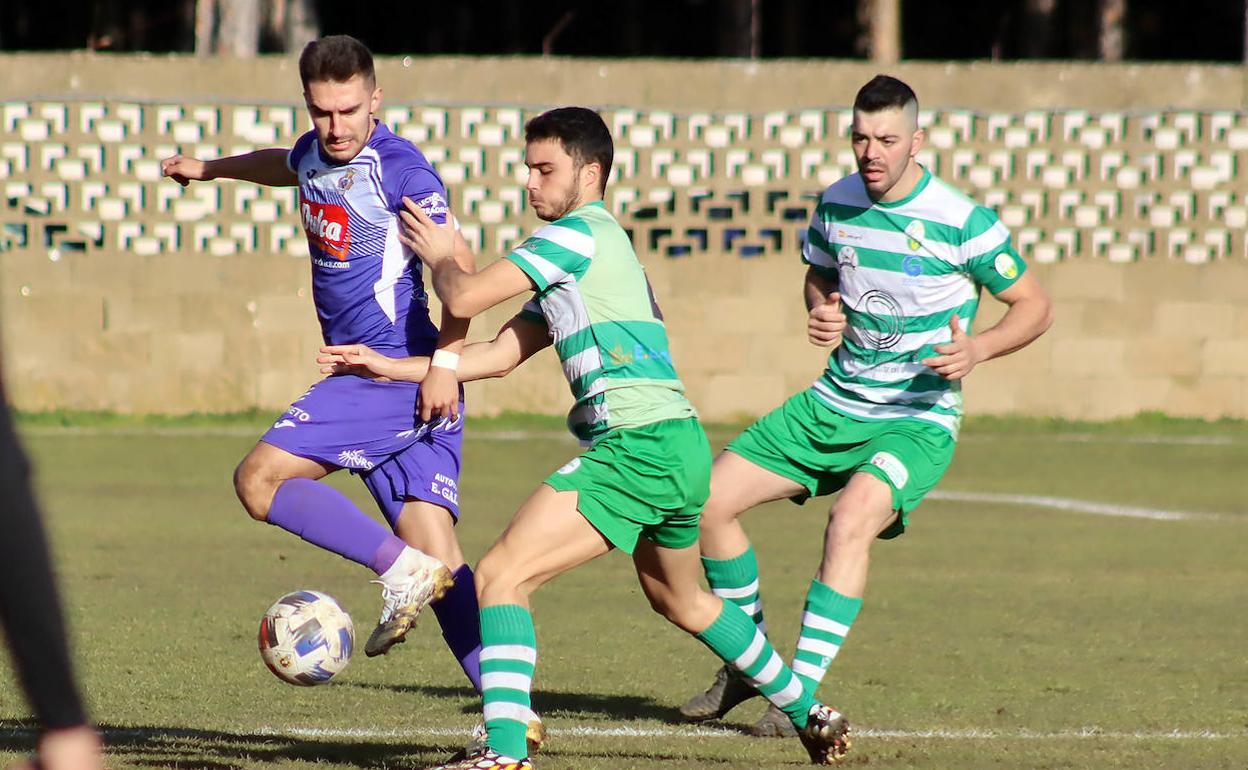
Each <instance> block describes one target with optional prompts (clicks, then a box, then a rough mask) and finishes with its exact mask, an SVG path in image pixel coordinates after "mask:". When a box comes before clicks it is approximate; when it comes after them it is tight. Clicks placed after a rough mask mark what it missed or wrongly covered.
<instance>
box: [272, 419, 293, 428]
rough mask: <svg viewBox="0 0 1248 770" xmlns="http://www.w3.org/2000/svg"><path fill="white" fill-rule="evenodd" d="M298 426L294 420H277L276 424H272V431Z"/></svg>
mask: <svg viewBox="0 0 1248 770" xmlns="http://www.w3.org/2000/svg"><path fill="white" fill-rule="evenodd" d="M298 424H299V423H297V422H295V421H294V420H278V421H277V422H275V423H273V430H277V429H278V428H293V427H295V426H296V425H298Z"/></svg>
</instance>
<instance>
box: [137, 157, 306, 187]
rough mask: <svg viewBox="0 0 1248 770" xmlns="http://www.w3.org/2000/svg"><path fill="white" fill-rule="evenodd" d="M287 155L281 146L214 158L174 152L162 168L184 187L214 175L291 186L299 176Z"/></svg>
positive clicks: (216, 177)
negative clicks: (291, 168) (187, 155)
mask: <svg viewBox="0 0 1248 770" xmlns="http://www.w3.org/2000/svg"><path fill="white" fill-rule="evenodd" d="M287 155H288V151H287V150H283V149H281V148H277V147H275V148H272V149H267V150H256V151H255V152H249V153H247V154H245V155H231V156H230V157H228V158H216V159H214V160H200V159H198V158H188V157H186V156H185V155H174V156H173V157H171V158H165V159H164V160H162V161H161V162H160V172H161V174H163V175H164V176H167V177H169V178H171V179H173V181H175V182H177V183H178V184H180V185H182V186H183V187H186V186H187V185H188V184H190V183H191V182H208V181H211V180H213V179H238V180H241V181H243V182H254V183H256V184H263V185H268V186H270V187H289V186H291V185H295V184H298V183H299V177H298V176H297V175H296V174H295V172H293V171H291V170H290V166H288V165H286V156H287Z"/></svg>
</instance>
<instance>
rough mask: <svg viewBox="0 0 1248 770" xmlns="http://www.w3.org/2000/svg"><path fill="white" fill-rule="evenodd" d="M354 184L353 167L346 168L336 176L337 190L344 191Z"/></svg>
mask: <svg viewBox="0 0 1248 770" xmlns="http://www.w3.org/2000/svg"><path fill="white" fill-rule="evenodd" d="M354 184H355V169H353V168H349V169H347V170H346V172H345V173H344V174H343V175H342V176H340V177H338V190H339V191H340V192H346V191H347V190H350V189H351V187H352V186H353V185H354Z"/></svg>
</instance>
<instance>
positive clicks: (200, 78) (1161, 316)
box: [0, 54, 1248, 419]
mask: <svg viewBox="0 0 1248 770" xmlns="http://www.w3.org/2000/svg"><path fill="white" fill-rule="evenodd" d="M894 71H895V72H896V73H897V74H899V75H900V76H902V77H905V78H908V79H909V80H910V82H912V83H913V84H914V85H915V86H916V88H917V90H918V91H919V94H920V97H921V98H922V99H923V100H924V106H925V107H926V108H929V109H939V108H966V109H974V110H999V111H1000V110H1005V111H1017V112H1022V111H1027V110H1047V109H1059V108H1069V109H1084V110H1094V111H1096V110H1132V109H1171V108H1177V107H1182V108H1184V109H1190V110H1211V111H1212V110H1220V111H1226V110H1230V111H1236V112H1241V113H1242V112H1243V111H1244V107H1245V105H1246V104H1248V97H1246V88H1245V83H1246V82H1248V79H1246V77H1245V71H1244V69H1242V68H1235V67H1192V66H1178V65H1173V66H1166V65H1153V66H1131V65H1124V66H1119V67H1098V66H1090V65H1069V64H1036V65H988V64H980V63H975V64H958V65H944V64H925V65H915V64H905V65H901V66H899V67H897V68H895V70H894ZM874 72H875V68H873V67H872V66H870V65H866V64H861V63H846V62H780V63H765V64H749V63H722V62H719V63H716V62H709V63H708V62H703V63H692V62H617V61H570V60H537V59H432V60H418V61H414V62H410V63H409V64H405V63H404V62H403V60H401V59H387V60H384V61H382V62H381V64H380V66H379V78H380V80H381V84H382V85H383V86H384V87H385V88H386V90H387V102H388V103H390V104H395V103H402V102H415V101H420V100H426V101H437V102H441V103H448V102H454V103H462V104H481V105H492V104H493V105H497V104H530V105H538V106H541V105H551V104H560V103H571V102H580V103H591V104H598V105H623V106H626V107H631V108H634V109H639V110H653V109H670V110H685V111H688V110H704V111H712V112H713V111H717V110H718V111H733V110H749V111H751V112H759V111H764V110H771V109H786V110H792V109H796V108H799V107H818V106H823V105H844V104H845V103H847V102H848V101H850V100H851V99H852V95H853V92H854V90H855V89H856V88H857V86H858V85H859V84H861V82H863V81H865V80H866V79H868V78H869V77H870V76H871V75H872V74H874ZM297 89H298V85H297V74H296V72H295V69H294V66H293V61H292V60H291V59H289V58H280V59H279V58H272V59H261V60H257V61H251V62H241V61H220V60H207V61H199V60H195V59H190V58H185V57H113V56H93V55H86V54H72V55H58V56H41V55H21V56H16V55H4V56H0V97H2V98H3V99H6V100H9V101H11V102H18V101H21V100H32V101H33V100H36V99H66V100H73V99H86V98H92V99H98V100H101V101H108V100H110V99H114V98H115V99H121V100H158V101H164V102H186V103H196V104H203V103H205V102H211V101H213V100H215V99H221V100H223V101H230V102H236V103H237V102H239V101H244V102H251V103H266V102H269V101H271V102H274V103H278V104H292V103H294V102H295V97H297ZM1241 154H1242V153H1241ZM640 173H641V174H644V173H645V171H644V170H643V171H641V172H640ZM15 179H18V177H17V176H16V175H15V176H14V178H13V179H10V180H9V182H13V181H14V180H15ZM1241 187H1242V185H1241ZM968 191H969V190H968ZM1230 194H1231V195H1232V196H1234V195H1235V194H1236V193H1234V192H1232V193H1230ZM1238 195H1239V196H1240V197H1239V198H1237V199H1235V200H1238V201H1239V202H1240V203H1242V195H1243V193H1242V192H1240V193H1238ZM11 205H12V204H11ZM223 210H224V208H223ZM10 214H11V215H12V216H18V214H14V212H13V211H10ZM19 214H20V212H19ZM12 216H11V217H10V219H9V220H6V222H9V221H18V220H14V219H12ZM143 216H144V217H146V216H147V214H146V213H145V214H144V215H143ZM284 217H285V218H292V217H293V214H290V213H286V214H284ZM515 222H516V224H522V225H523V228H530V227H532V226H533V225H535V224H536V220H534V219H533V217H532V215H530V214H526V215H524V216H523V218H517V219H516V220H515ZM523 228H522V229H523ZM1233 237H1234V238H1235V240H1234V244H1236V246H1237V247H1238V248H1240V249H1242V248H1243V246H1242V244H1243V243H1244V235H1243V233H1242V231H1241V232H1238V233H1235V234H1234V236H1233ZM639 240H644V239H639ZM638 245H639V254H640V256H641V257H642V259H643V261H644V262H645V263H646V266H647V270H648V271H649V273H650V275H651V279H652V282H653V284H654V287H655V291H656V293H657V294H658V296H659V299H660V302H661V304H662V306H663V308H664V311H665V314H666V316H667V321H668V325H669V329H670V333H671V336H672V340H673V348H674V351H673V352H674V356H675V359H676V363H677V366H678V368H679V370H680V371H681V373H682V377H683V379H684V380H685V382H686V384H687V386H688V388H689V392H690V395H691V397H692V400H693V401H694V403H695V405H696V406H697V407H698V408H699V409H700V410H701V412H702V413H703V415H704V416H705V417H707V418H710V419H729V418H736V417H741V416H752V415H757V414H760V413H762V412H764V411H766V410H768V409H770V408H771V407H772V406H774V405H775V404H777V403H779V402H780V401H781V400H782V399H783V398H784V397H785V396H786V395H788V394H789V393H791V392H793V391H795V390H797V389H799V388H802V387H804V386H806V385H808V384H809V383H810V382H811V381H812V380H813V379H814V378H815V377H816V376H817V375H818V373H819V371H820V369H821V367H822V361H823V353H822V351H819V350H817V349H815V348H813V347H811V346H810V345H808V344H807V343H806V341H805V334H804V317H805V314H804V310H803V308H802V306H801V300H800V282H801V276H802V267H801V265H800V264H799V263H798V260H797V257H796V254H794V253H793V252H792V248H790V247H791V246H792V243H791V242H790V240H789V237H788V236H787V235H786V241H785V248H784V249H783V250H781V252H775V251H774V250H773V251H770V252H767V253H765V254H764V255H763V256H759V257H754V258H741V257H738V256H735V255H725V254H718V253H715V252H714V250H713V249H711V250H706V251H703V252H695V253H692V254H689V255H688V256H683V257H680V258H671V257H668V256H666V255H664V254H663V253H661V250H655V251H651V250H650V249H649V247H648V246H647V245H646V244H645V243H640V242H639V244H638ZM298 251H299V249H298V248H293V249H290V250H288V251H285V252H281V253H274V252H271V251H268V250H266V249H264V248H263V247H261V248H259V249H257V250H255V251H254V252H251V253H228V254H224V255H221V256H217V255H214V254H210V253H203V252H201V251H199V250H193V249H192V248H190V246H189V245H184V248H182V249H180V250H178V251H176V252H174V253H159V254H150V255H146V256H143V255H139V254H136V253H131V252H128V251H126V250H122V249H119V248H116V247H115V246H108V245H105V246H102V247H100V248H94V249H88V250H87V251H84V252H78V251H72V250H61V249H48V248H42V247H41V244H37V243H31V244H27V245H26V247H24V248H18V249H11V250H10V251H8V252H0V337H2V338H3V343H4V352H5V370H6V374H7V377H8V382H9V386H10V390H11V397H12V399H13V400H14V403H15V404H16V405H17V406H18V407H19V408H22V409H29V410H45V409H57V408H64V409H111V410H117V411H121V412H138V413H145V412H163V413H185V412H191V411H210V412H219V411H235V410H240V409H247V408H252V407H260V408H265V409H273V410H278V409H281V408H282V407H284V406H285V405H286V404H287V403H289V402H290V401H291V400H293V399H294V398H295V397H297V396H298V395H299V394H300V393H302V392H303V390H304V389H305V388H306V386H307V385H308V384H309V383H310V382H311V381H313V380H314V379H315V378H316V377H317V374H316V367H315V365H314V363H313V359H314V357H315V353H316V349H317V347H318V345H319V335H318V333H317V329H316V323H315V318H314V315H313V309H312V304H311V298H310V293H309V292H310V279H309V275H308V266H307V258H306V254H305V255H304V256H303V257H302V258H300V257H297V256H292V254H294V253H297V252H298ZM487 251H489V250H487ZM1232 251H1234V250H1232ZM489 258H491V257H486V261H488V259H489ZM1034 269H1035V270H1036V271H1037V275H1038V276H1039V277H1040V278H1041V281H1042V282H1043V283H1044V284H1045V285H1046V286H1047V287H1048V289H1049V290H1050V292H1051V294H1052V295H1053V297H1054V300H1055V302H1056V307H1057V323H1056V325H1055V327H1054V328H1053V329H1052V330H1051V331H1050V332H1049V333H1048V334H1047V335H1046V336H1045V337H1043V338H1042V339H1041V340H1040V341H1039V342H1037V343H1036V344H1034V345H1033V346H1031V347H1030V348H1028V349H1026V350H1024V351H1022V352H1020V353H1017V354H1015V355H1013V356H1010V357H1008V358H1005V359H1002V360H999V361H994V362H990V363H988V364H985V365H983V366H982V368H980V369H979V370H977V371H976V372H975V373H974V374H973V375H972V377H971V378H970V380H969V381H968V383H967V385H966V393H967V404H968V408H969V410H970V411H972V412H974V413H979V414H1029V415H1047V416H1060V417H1068V418H1087V419H1104V418H1111V417H1118V416H1126V415H1131V414H1135V413H1137V412H1139V411H1142V410H1157V411H1162V412H1166V413H1169V414H1173V415H1179V416H1198V417H1206V418H1216V417H1223V416H1226V417H1238V418H1246V417H1248V259H1245V258H1244V255H1243V254H1242V253H1240V252H1238V251H1235V252H1234V253H1232V254H1231V255H1230V256H1226V257H1224V258H1220V259H1213V260H1210V261H1204V262H1202V263H1200V264H1188V263H1185V262H1184V261H1182V260H1181V259H1168V258H1165V257H1153V258H1148V259H1139V260H1137V261H1132V262H1126V263H1112V262H1110V261H1107V260H1105V259H1094V258H1085V257H1082V256H1075V255H1066V256H1065V257H1064V258H1062V259H1059V260H1058V261H1055V262H1051V263H1046V264H1036V265H1034ZM983 307H984V311H983V315H982V316H981V319H980V322H979V323H978V324H977V328H983V327H984V326H985V325H986V324H987V323H991V322H992V320H994V319H995V318H996V317H997V316H998V315H999V306H998V305H997V303H994V302H991V301H987V302H986V303H985V304H984V306H983ZM514 309H515V308H512V307H508V308H500V309H496V310H495V311H492V312H491V313H490V314H487V316H486V317H484V318H482V319H479V320H478V321H477V322H476V323H475V324H474V327H473V337H474V338H480V337H483V336H486V335H487V334H488V333H490V332H492V331H493V330H494V329H495V328H497V326H498V324H499V323H500V322H501V321H502V320H504V319H505V318H507V317H508V315H509V313H510V312H511V311H513V310H514ZM469 398H470V405H469V408H470V409H471V410H472V411H473V412H475V413H477V414H488V413H496V412H498V411H501V410H522V411H536V412H545V413H559V412H562V411H564V410H566V408H567V406H568V405H569V402H570V398H569V396H568V394H567V387H566V384H565V383H564V382H563V380H562V377H561V374H560V372H559V369H558V367H557V366H556V365H555V364H554V362H553V356H552V354H551V353H550V352H549V351H547V352H546V353H544V354H543V355H542V357H540V358H539V360H537V361H534V362H531V363H530V364H528V365H526V366H525V367H523V368H522V369H521V370H519V371H517V372H516V373H515V374H513V375H512V376H511V377H509V378H508V379H507V380H506V381H503V382H486V383H479V384H474V385H472V386H470V387H469Z"/></svg>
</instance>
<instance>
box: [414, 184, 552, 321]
mask: <svg viewBox="0 0 1248 770" xmlns="http://www.w3.org/2000/svg"><path fill="white" fill-rule="evenodd" d="M403 207H404V210H401V211H400V212H399V218H400V219H401V220H402V222H403V226H402V228H400V230H399V240H400V241H402V242H403V243H404V245H406V246H407V247H408V248H410V249H411V250H412V251H414V252H416V255H417V256H419V257H420V259H421V261H423V262H424V263H425V264H426V265H428V266H429V271H430V273H431V274H432V276H433V290H434V292H435V293H436V294H437V295H438V299H440V300H442V305H443V307H446V308H447V309H449V310H450V311H451V313H452V314H453V315H455V316H457V317H459V318H472V317H473V316H475V315H477V314H478V313H480V312H481V311H483V310H488V309H489V308H492V307H494V306H495V305H497V304H498V303H500V302H502V301H504V300H507V299H511V298H512V297H514V296H516V295H518V294H523V293H524V292H526V291H532V290H533V288H534V286H533V281H532V280H531V279H530V278H529V277H528V276H527V275H525V273H524V271H523V270H521V269H520V268H519V267H517V266H516V265H515V263H513V262H511V261H510V260H507V259H499V260H496V261H494V262H493V263H492V264H491V265H490V266H489V267H487V268H485V269H484V270H482V271H481V272H479V273H469V272H465V271H464V270H463V268H461V267H460V266H459V265H458V264H457V263H456V262H455V260H454V259H452V258H451V257H452V255H453V254H454V250H453V241H452V238H453V236H454V232H455V231H454V225H453V224H452V221H451V213H450V211H449V209H448V211H447V220H446V224H442V225H439V224H438V223H436V222H434V221H433V220H432V219H430V218H429V217H428V216H427V215H426V214H425V212H424V211H421V209H420V207H419V206H417V205H416V204H415V203H413V202H412V201H411V200H410V199H408V198H404V199H403Z"/></svg>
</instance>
